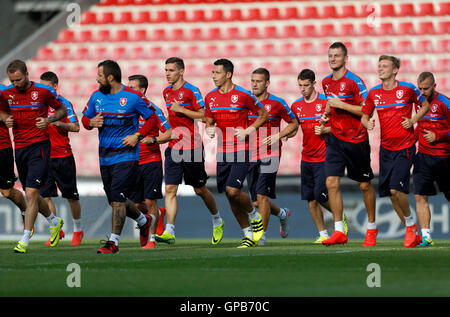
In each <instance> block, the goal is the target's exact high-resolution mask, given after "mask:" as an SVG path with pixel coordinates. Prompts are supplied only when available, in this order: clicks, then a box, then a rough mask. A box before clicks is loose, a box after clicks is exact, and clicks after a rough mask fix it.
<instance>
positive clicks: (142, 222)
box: [135, 212, 147, 227]
mask: <svg viewBox="0 0 450 317" xmlns="http://www.w3.org/2000/svg"><path fill="white" fill-rule="evenodd" d="M135 221H136V222H137V223H138V226H139V227H142V226H144V225H145V224H146V223H147V218H145V215H144V214H143V213H142V212H141V214H140V215H139V217H137V219H135Z"/></svg>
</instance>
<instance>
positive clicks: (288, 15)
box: [281, 7, 299, 20]
mask: <svg viewBox="0 0 450 317" xmlns="http://www.w3.org/2000/svg"><path fill="white" fill-rule="evenodd" d="M298 18H299V14H298V9H297V7H286V9H285V10H284V14H283V15H282V16H281V19H283V20H290V19H298Z"/></svg>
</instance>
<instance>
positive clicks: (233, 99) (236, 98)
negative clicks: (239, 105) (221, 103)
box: [231, 95, 239, 103]
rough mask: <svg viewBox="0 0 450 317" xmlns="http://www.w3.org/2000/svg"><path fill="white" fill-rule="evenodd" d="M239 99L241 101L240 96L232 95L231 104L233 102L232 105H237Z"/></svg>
mask: <svg viewBox="0 0 450 317" xmlns="http://www.w3.org/2000/svg"><path fill="white" fill-rule="evenodd" d="M238 99H239V96H238V95H232V96H231V102H232V103H236V102H237V101H238Z"/></svg>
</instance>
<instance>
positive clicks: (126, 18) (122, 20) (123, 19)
mask: <svg viewBox="0 0 450 317" xmlns="http://www.w3.org/2000/svg"><path fill="white" fill-rule="evenodd" d="M132 22H133V15H132V13H131V11H122V12H120V15H119V19H117V20H116V23H118V24H127V23H132Z"/></svg>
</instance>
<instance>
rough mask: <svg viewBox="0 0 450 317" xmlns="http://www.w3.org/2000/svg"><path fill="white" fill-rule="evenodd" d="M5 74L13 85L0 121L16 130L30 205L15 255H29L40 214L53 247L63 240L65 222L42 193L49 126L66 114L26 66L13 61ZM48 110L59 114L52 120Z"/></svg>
mask: <svg viewBox="0 0 450 317" xmlns="http://www.w3.org/2000/svg"><path fill="white" fill-rule="evenodd" d="M6 71H7V74H8V77H9V80H10V81H11V83H12V85H10V86H8V87H6V88H5V90H4V91H3V93H2V94H1V95H0V118H1V119H2V120H3V122H5V124H6V126H7V127H8V128H12V129H13V135H14V146H15V153H14V154H15V160H16V165H17V171H18V173H19V179H20V182H21V183H22V188H23V189H24V191H25V197H26V204H27V207H26V210H25V228H24V232H23V236H22V238H21V239H20V241H18V243H17V246H16V247H15V248H14V251H15V252H17V253H26V252H27V250H28V245H29V240H30V236H31V233H32V230H33V226H34V222H35V220H36V217H37V213H38V211H40V212H41V213H42V214H43V215H44V216H45V217H46V218H47V221H48V222H49V224H50V246H51V247H55V246H56V245H57V244H58V242H59V239H60V230H61V228H62V226H63V224H64V222H63V220H62V219H61V218H59V217H56V216H55V215H53V214H52V213H51V211H50V209H49V207H48V204H47V203H46V201H45V200H44V199H43V198H42V197H41V196H40V195H39V189H40V188H41V186H42V185H43V184H44V181H45V180H46V178H47V172H48V162H49V161H50V141H49V136H48V128H47V126H48V125H49V124H50V123H52V122H55V121H58V120H61V119H62V118H64V117H65V116H66V115H67V110H66V107H65V106H64V105H63V104H62V103H61V102H60V101H59V100H58V99H57V96H56V94H55V92H54V91H53V90H52V89H51V88H50V87H48V86H45V85H42V84H40V83H36V82H33V81H30V80H29V78H28V71H27V65H26V64H25V62H23V61H21V60H14V61H12V62H11V63H10V64H9V65H8V67H7V70H6ZM48 107H51V108H53V109H55V110H56V111H55V113H54V114H53V116H51V117H48Z"/></svg>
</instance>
